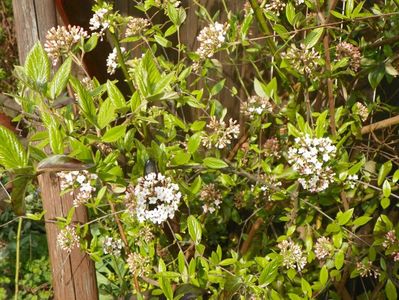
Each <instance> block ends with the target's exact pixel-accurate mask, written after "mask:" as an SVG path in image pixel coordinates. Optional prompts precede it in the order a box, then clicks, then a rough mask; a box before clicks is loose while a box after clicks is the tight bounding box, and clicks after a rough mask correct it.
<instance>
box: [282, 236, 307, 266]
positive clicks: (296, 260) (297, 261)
mask: <svg viewBox="0 0 399 300" xmlns="http://www.w3.org/2000/svg"><path fill="white" fill-rule="evenodd" d="M277 247H278V248H279V249H280V255H281V257H282V258H283V262H282V263H283V266H284V267H286V268H287V269H297V270H298V271H302V270H303V268H305V266H306V263H307V259H306V256H305V255H304V253H303V251H302V247H301V246H299V245H298V244H296V243H294V242H293V241H287V240H284V241H282V242H280V243H279V244H278V245H277Z"/></svg>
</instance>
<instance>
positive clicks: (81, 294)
mask: <svg viewBox="0 0 399 300" xmlns="http://www.w3.org/2000/svg"><path fill="white" fill-rule="evenodd" d="M38 180H39V185H40V190H41V195H42V199H43V209H44V210H46V214H45V221H46V234H47V240H48V246H49V255H50V260H51V269H52V274H53V289H54V299H59V300H63V299H68V300H79V299H87V300H96V299H98V292H97V282H96V278H95V276H93V270H94V263H93V261H92V260H91V259H90V258H89V257H88V255H87V254H86V253H84V252H82V251H81V250H80V249H78V248H76V249H74V250H72V252H71V253H70V254H68V253H66V252H65V251H63V250H61V249H60V248H59V247H58V245H57V236H58V234H59V232H60V230H59V229H58V226H57V225H56V224H55V223H54V220H56V217H59V216H66V215H67V214H68V211H69V210H70V209H71V207H72V206H73V195H70V194H69V193H68V194H65V195H63V196H62V197H61V196H60V192H61V191H60V187H59V179H58V178H57V176H56V175H55V174H54V173H44V174H42V175H40V176H39V177H38ZM86 222H87V210H86V208H85V207H84V206H80V207H78V208H76V210H75V214H74V216H73V219H72V224H83V223H86ZM94 275H95V273H94Z"/></svg>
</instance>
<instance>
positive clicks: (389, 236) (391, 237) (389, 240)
mask: <svg viewBox="0 0 399 300" xmlns="http://www.w3.org/2000/svg"><path fill="white" fill-rule="evenodd" d="M397 241H398V239H397V238H396V231H395V230H394V229H392V230H390V231H388V232H387V233H386V234H385V236H384V242H383V243H382V246H383V247H384V248H385V249H387V248H389V247H392V246H393V245H395V244H396V243H397Z"/></svg>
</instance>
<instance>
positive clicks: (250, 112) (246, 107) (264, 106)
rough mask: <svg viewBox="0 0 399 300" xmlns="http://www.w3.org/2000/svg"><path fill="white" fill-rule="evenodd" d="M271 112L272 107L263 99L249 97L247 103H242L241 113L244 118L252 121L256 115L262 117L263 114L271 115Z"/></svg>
mask: <svg viewBox="0 0 399 300" xmlns="http://www.w3.org/2000/svg"><path fill="white" fill-rule="evenodd" d="M272 111H273V106H272V104H271V103H270V101H269V100H268V99H266V98H264V97H260V96H257V95H255V96H251V97H249V98H248V101H246V102H244V103H242V105H241V113H242V114H244V115H245V116H247V117H249V118H250V119H253V118H254V117H255V116H256V115H259V116H260V115H262V114H263V113H265V112H267V113H271V112H272Z"/></svg>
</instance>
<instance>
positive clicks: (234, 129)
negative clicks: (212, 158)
mask: <svg viewBox="0 0 399 300" xmlns="http://www.w3.org/2000/svg"><path fill="white" fill-rule="evenodd" d="M206 127H207V128H208V129H210V130H211V132H210V134H205V135H203V136H202V145H204V146H205V147H207V148H208V149H211V148H212V147H213V146H215V147H216V148H218V149H223V148H225V147H226V146H227V145H230V144H231V142H232V140H233V139H236V138H238V136H239V134H240V125H239V124H237V121H236V120H233V119H230V120H229V125H228V126H227V125H226V123H225V122H224V121H223V120H217V119H216V118H215V117H214V116H212V117H211V120H210V121H209V124H208V125H206Z"/></svg>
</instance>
